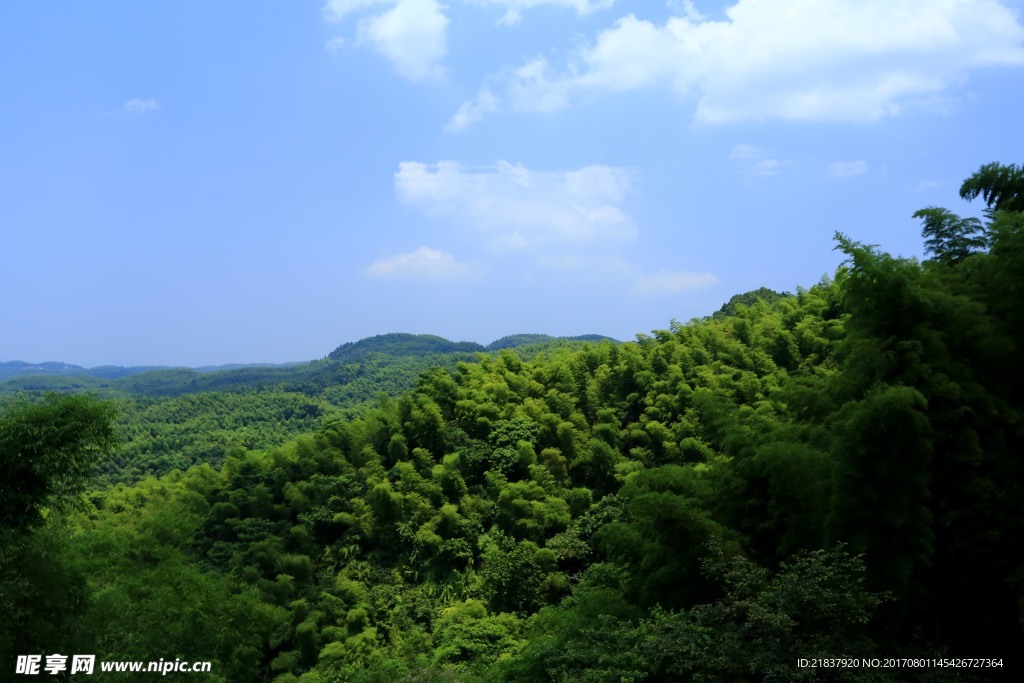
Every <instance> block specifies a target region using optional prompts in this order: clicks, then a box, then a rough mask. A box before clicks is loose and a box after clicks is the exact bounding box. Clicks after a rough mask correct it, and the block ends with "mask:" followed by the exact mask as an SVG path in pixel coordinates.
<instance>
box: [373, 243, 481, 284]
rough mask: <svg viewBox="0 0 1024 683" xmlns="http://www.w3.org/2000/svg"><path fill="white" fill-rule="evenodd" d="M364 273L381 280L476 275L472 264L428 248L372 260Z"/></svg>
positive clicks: (438, 278) (431, 278)
mask: <svg viewBox="0 0 1024 683" xmlns="http://www.w3.org/2000/svg"><path fill="white" fill-rule="evenodd" d="M363 272H364V273H365V274H366V275H368V276H370V277H374V278H382V279H424V280H467V279H472V278H475V277H477V276H478V275H479V272H478V270H477V269H476V268H475V267H474V266H473V265H471V264H468V263H463V262H461V261H458V260H456V259H455V257H454V256H453V255H451V254H449V253H446V252H443V251H439V250H437V249H431V248H429V247H420V248H419V249H417V250H416V251H412V252H409V253H407V254H397V255H395V256H392V257H391V258H386V259H381V260H379V261H374V262H373V263H371V264H370V265H369V266H367V267H366V268H365V269H364V270H363Z"/></svg>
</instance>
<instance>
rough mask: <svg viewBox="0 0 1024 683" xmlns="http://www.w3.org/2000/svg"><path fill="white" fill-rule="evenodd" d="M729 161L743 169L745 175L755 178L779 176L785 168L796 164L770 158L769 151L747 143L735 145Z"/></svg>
mask: <svg viewBox="0 0 1024 683" xmlns="http://www.w3.org/2000/svg"><path fill="white" fill-rule="evenodd" d="M729 159H730V161H734V162H736V163H737V164H739V165H740V166H741V167H742V169H743V174H744V175H747V176H752V177H755V178H768V177H771V176H776V175H779V173H781V172H782V169H783V168H785V167H786V166H789V165H791V164H793V163H794V162H792V161H790V160H788V159H776V158H774V157H769V156H768V151H767V150H765V149H762V148H761V147H755V146H754V145H750V144H746V143H743V144H739V145H735V146H734V147H733V148H732V151H731V152H729Z"/></svg>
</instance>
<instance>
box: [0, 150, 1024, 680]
mask: <svg viewBox="0 0 1024 683" xmlns="http://www.w3.org/2000/svg"><path fill="white" fill-rule="evenodd" d="M1001 168H1004V167H998V166H996V167H983V169H982V170H981V171H979V174H977V175H975V176H972V178H971V179H969V180H968V181H967V182H966V183H965V185H964V188H965V189H964V191H963V192H964V196H965V197H966V198H976V197H982V198H984V200H985V201H986V202H987V204H988V207H989V210H988V212H987V213H986V220H985V221H984V222H981V221H978V222H975V221H970V220H963V219H960V218H959V217H956V216H955V215H953V214H950V213H948V212H946V213H942V211H943V210H940V209H934V208H929V209H925V210H923V211H922V212H920V213H919V217H920V218H922V219H923V223H924V233H925V234H924V237H925V240H926V246H927V249H928V253H929V256H930V258H929V259H928V260H926V261H924V262H918V261H917V260H914V259H903V258H898V257H894V256H891V255H889V254H886V253H883V252H881V251H880V250H878V249H877V248H875V247H871V246H866V245H863V244H860V243H858V242H856V241H853V240H851V239H849V238H847V237H845V236H843V235H837V236H836V239H837V244H838V249H839V250H840V251H841V252H842V254H843V255H844V257H845V262H844V264H843V266H842V267H840V269H839V270H838V271H837V273H836V275H835V277H834V279H825V280H823V281H822V282H821V283H819V284H817V285H815V286H813V287H811V288H809V289H798V290H797V292H796V294H793V295H780V294H778V293H775V292H771V291H769V290H759V291H758V292H754V293H751V294H749V295H744V296H741V297H739V298H734V299H733V301H731V302H730V303H729V304H728V305H727V307H725V308H724V309H723V310H722V311H720V313H719V314H716V315H715V316H712V317H709V318H706V319H701V320H694V321H691V322H689V323H686V324H681V323H677V322H673V323H672V324H671V325H670V326H669V329H667V330H660V331H655V332H653V333H652V334H651V335H639V336H638V337H637V340H636V341H635V342H630V343H625V344H616V343H611V342H607V341H605V342H600V343H594V344H587V345H584V346H582V347H579V346H577V347H575V348H568V347H567V348H558V347H557V345H555V346H547V347H545V349H544V350H543V351H541V352H536V353H530V354H527V353H520V352H519V350H518V349H504V350H501V351H500V352H498V353H497V354H494V355H490V356H487V355H480V356H476V357H475V360H474V361H472V362H466V361H464V362H458V363H457V364H456V365H455V366H454V367H453V368H451V369H446V368H436V369H433V370H430V371H428V372H425V373H423V374H422V375H421V376H420V379H419V380H418V383H417V386H416V387H415V389H414V390H412V391H408V392H406V393H403V394H402V395H401V396H398V397H397V398H387V397H381V398H380V399H379V400H378V402H377V404H376V405H375V406H373V407H371V408H368V409H366V410H365V411H364V412H362V413H361V414H359V415H358V416H349V417H347V418H346V419H340V418H336V419H327V420H323V421H322V422H321V423H320V425H319V427H318V428H317V429H316V430H315V431H312V432H311V433H309V434H306V435H303V436H299V437H297V438H295V439H293V440H291V441H290V442H288V443H287V444H285V445H283V446H279V447H276V448H262V449H261V447H260V446H258V445H257V446H253V445H250V444H245V443H242V444H237V443H231V444H225V451H224V453H223V454H222V455H221V456H220V457H222V458H223V460H222V464H221V465H220V466H219V467H216V468H215V467H211V466H210V465H209V464H206V463H202V464H193V463H195V462H197V461H199V460H201V459H202V458H203V457H204V456H202V455H201V454H194V455H193V456H190V457H189V458H185V461H184V462H182V463H181V465H182V467H180V468H179V469H174V470H172V471H170V472H168V473H167V474H165V475H164V476H162V477H161V478H159V479H156V478H147V479H144V480H142V481H140V482H138V483H137V484H135V485H133V486H126V485H123V484H122V485H117V486H114V487H112V488H107V489H99V490H94V491H92V492H91V493H89V494H88V496H87V497H86V498H85V499H84V501H83V509H80V510H79V511H77V512H74V511H69V512H67V513H66V514H64V515H63V516H59V515H56V514H54V515H53V516H52V517H53V518H52V519H51V520H48V523H47V524H46V525H45V526H44V527H42V528H40V529H38V530H36V531H34V532H33V533H31V534H29V533H28V532H25V534H24V535H23V536H21V537H19V538H20V539H21V540H20V541H19V543H20V545H19V546H18V547H17V548H16V549H15V550H13V551H7V552H5V554H4V555H2V556H0V558H2V562H3V564H2V566H0V571H2V574H0V577H2V581H3V582H4V585H5V586H6V587H8V588H7V589H5V590H6V592H5V593H2V594H0V595H3V596H6V597H5V599H6V600H8V601H13V600H14V598H13V597H10V596H14V595H17V593H15V592H14V591H13V589H10V588H9V587H10V586H19V588H18V590H20V591H22V593H23V594H29V595H44V594H46V592H45V589H46V588H47V587H52V588H53V591H55V592H56V594H57V595H58V596H64V595H67V596H68V597H67V599H66V600H65V601H64V602H63V603H62V604H63V605H67V606H66V607H62V608H61V609H59V610H58V609H56V608H55V607H54V606H53V605H52V604H50V603H43V604H41V605H39V606H37V607H36V609H37V611H38V612H39V613H40V614H41V615H42V616H43V617H45V618H41V620H40V624H41V626H40V627H39V628H36V629H34V630H33V629H27V630H23V631H19V632H18V634H17V636H16V638H17V642H16V645H17V648H18V651H19V652H20V651H25V652H43V651H46V652H51V651H58V652H60V651H83V652H92V651H97V652H99V653H100V654H101V656H102V657H107V658H111V659H113V658H120V659H155V658H158V657H165V658H167V657H170V658H173V657H176V656H177V657H187V658H189V659H210V660H213V661H214V662H215V665H214V674H215V675H214V676H213V677H212V678H211V679H210V680H228V681H256V680H266V681H276V682H277V683H290V682H297V681H300V682H302V683H317V682H322V681H391V680H408V681H431V680H462V681H472V680H512V681H673V680H678V681H690V680H693V681H722V680H730V681H760V680H771V681H791V680H914V679H920V680H971V679H972V673H974V672H970V671H965V670H963V669H960V670H955V671H954V670H945V669H941V668H923V669H900V670H895V671H892V670H889V671H887V670H883V669H871V670H868V669H850V670H846V669H813V668H804V669H798V668H797V667H796V662H797V659H798V658H809V659H810V658H820V657H843V656H848V657H857V658H861V657H924V656H927V657H949V656H957V657H995V658H1003V659H1004V660H1005V661H1006V663H1007V665H1008V666H1009V665H1010V664H1012V661H1010V660H1009V658H1010V657H1012V656H1013V655H1014V654H1015V653H1018V652H1021V651H1024V637H1022V619H1021V617H1022V612H1024V597H1022V596H1024V592H1022V581H1024V561H1022V560H1021V559H1020V558H1021V557H1024V552H1022V548H1021V545H1022V542H1021V539H1022V538H1024V509H1022V503H1021V501H1022V500H1024V487H1022V484H1024V481H1022V471H1021V461H1020V454H1021V453H1024V425H1022V422H1021V411H1022V409H1024V394H1022V388H1021V386H1022V385H1021V384H1020V382H1019V381H1018V378H1020V377H1022V376H1024V372H1022V370H1024V368H1021V367H1020V366H1021V363H1022V362H1024V361H1022V351H1024V349H1022V348H1020V340H1021V339H1024V329H1022V324H1024V318H1022V315H1021V308H1020V305H1019V302H1020V301H1021V300H1022V297H1021V288H1022V284H1024V213H1021V212H1020V211H1019V208H1018V206H1017V205H1016V204H1015V203H1014V202H1015V201H1016V200H1015V198H1017V197H1019V196H1020V190H1021V187H1020V182H1019V173H1018V172H1017V171H1016V170H1015V167H1008V168H1009V169H1010V170H1009V171H1007V172H1006V173H1003V172H1002V171H1001V170H1000V169H1001ZM1015 173H1016V175H1014V174H1015ZM986 178H994V180H992V181H991V182H992V183H997V184H994V185H992V186H991V188H990V187H989V186H988V185H986V182H989V181H986V180H985V179H986ZM1015 179H1016V180H1015ZM1015 182H1016V183H1017V184H1016V185H1014V183H1015ZM256 396H258V394H253V395H250V394H238V395H237V400H238V401H239V403H238V404H237V406H232V407H231V409H230V410H228V412H227V413H225V414H226V415H228V416H237V417H238V419H241V416H243V415H244V408H243V402H244V401H246V400H250V399H255V397H256ZM191 400H194V401H197V402H199V403H197V405H196V408H195V412H196V414H205V415H216V414H217V411H218V410H220V408H219V407H218V406H217V405H215V404H213V403H208V404H204V403H202V402H201V401H202V400H204V399H202V398H201V397H200V396H196V397H194V398H193V399H191ZM304 400H306V401H307V402H306V403H305V404H302V403H301V401H299V402H297V403H296V404H295V405H293V406H292V407H291V409H292V410H293V412H292V413H291V416H292V417H295V415H296V413H295V412H294V411H295V410H298V411H299V412H298V413H297V414H298V416H299V417H298V418H297V419H298V420H299V422H301V421H302V419H304V418H303V415H306V416H308V415H310V414H311V412H315V411H316V410H318V409H323V406H322V404H320V403H318V402H317V401H316V400H312V399H310V398H308V397H307V398H305V399H304ZM255 405H260V404H258V403H256V404H255ZM303 405H305V406H306V408H302V406H303ZM165 407H166V406H163V405H162V404H154V406H153V408H154V409H155V410H159V411H163V410H165ZM18 410H21V409H20V408H18V409H15V411H14V412H12V413H9V414H8V415H7V416H6V417H5V418H4V420H5V422H4V424H5V425H6V424H8V423H12V420H15V418H17V416H18V415H19V414H20V413H18V412H17V411H18ZM265 410H269V408H267V407H266V405H264V406H263V407H261V408H257V410H256V412H259V411H265ZM303 410H305V412H303ZM159 415H160V417H159V418H154V422H155V421H157V419H159V420H167V421H168V422H170V423H173V420H174V419H175V418H174V412H173V410H169V412H160V413H159ZM281 416H282V417H283V416H284V413H282V414H281ZM211 419H213V418H211ZM224 419H234V418H230V417H227V418H224ZM15 421H16V420H15ZM6 428H7V427H5V429H6ZM171 450H173V448H172V449H171ZM184 465H190V466H189V467H187V468H184V467H183V466H184ZM43 556H45V557H47V558H48V561H46V562H38V561H34V559H33V558H39V557H43ZM22 606H23V605H22ZM7 608H8V607H7V606H4V605H0V609H7ZM48 610H52V611H48ZM4 633H5V634H6V637H7V638H9V639H10V638H11V637H13V636H12V635H10V634H7V633H6V632H4ZM0 645H4V646H5V647H7V648H8V650H7V651H10V647H11V645H10V643H9V642H8V643H2V644H0ZM62 648H63V650H62ZM990 675H991V672H986V671H982V672H980V673H979V676H980V677H990Z"/></svg>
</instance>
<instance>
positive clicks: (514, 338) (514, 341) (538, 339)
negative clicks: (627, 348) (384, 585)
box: [487, 334, 619, 351]
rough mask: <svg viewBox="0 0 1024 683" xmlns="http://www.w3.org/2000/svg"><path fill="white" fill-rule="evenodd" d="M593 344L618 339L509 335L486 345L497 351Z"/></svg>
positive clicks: (592, 336) (593, 335) (581, 336)
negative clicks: (576, 343) (542, 346)
mask: <svg viewBox="0 0 1024 683" xmlns="http://www.w3.org/2000/svg"><path fill="white" fill-rule="evenodd" d="M564 341H571V342H594V343H595V344H596V343H598V342H602V341H610V342H613V343H616V344H617V343H618V342H619V340H618V339H612V338H611V337H606V336H604V335H600V334H581V335H578V336H576V337H552V336H551V335H550V334H510V335H508V336H507V337H502V338H501V339H496V340H495V341H492V342H491V343H490V344H488V345H487V350H488V351H498V350H500V349H514V348H517V347H520V346H528V345H530V344H550V343H551V342H564Z"/></svg>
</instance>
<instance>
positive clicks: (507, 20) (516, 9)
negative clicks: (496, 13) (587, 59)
mask: <svg viewBox="0 0 1024 683" xmlns="http://www.w3.org/2000/svg"><path fill="white" fill-rule="evenodd" d="M470 2H471V3H472V4H475V5H486V6H491V7H500V8H503V9H504V10H505V14H503V15H502V17H501V19H499V20H498V24H500V25H502V26H516V25H518V24H519V22H520V21H522V18H523V16H522V15H523V12H525V11H527V10H531V9H533V8H534V7H540V6H541V5H555V6H561V7H566V8H569V9H572V10H575V11H576V14H579V15H580V16H586V15H588V14H590V13H591V12H594V11H596V10H602V9H609V8H610V7H611V6H612V5H613V4H615V0H470Z"/></svg>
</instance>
